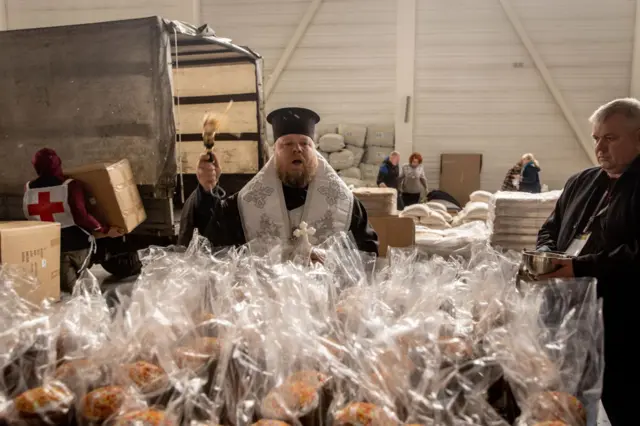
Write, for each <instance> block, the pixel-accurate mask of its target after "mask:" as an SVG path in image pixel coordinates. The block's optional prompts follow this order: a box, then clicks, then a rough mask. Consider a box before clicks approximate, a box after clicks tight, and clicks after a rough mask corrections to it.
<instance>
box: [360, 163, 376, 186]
mask: <svg viewBox="0 0 640 426" xmlns="http://www.w3.org/2000/svg"><path fill="white" fill-rule="evenodd" d="M379 170H380V164H366V163H362V164H360V172H361V174H362V180H364V181H367V182H374V186H376V185H375V181H376V179H377V178H378V171H379Z"/></svg>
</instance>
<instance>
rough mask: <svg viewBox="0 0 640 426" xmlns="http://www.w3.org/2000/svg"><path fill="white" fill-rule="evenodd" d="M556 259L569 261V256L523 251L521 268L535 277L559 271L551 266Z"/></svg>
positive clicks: (556, 267) (554, 266)
mask: <svg viewBox="0 0 640 426" xmlns="http://www.w3.org/2000/svg"><path fill="white" fill-rule="evenodd" d="M556 259H571V256H568V255H566V254H564V253H555V252H540V251H525V252H524V253H522V266H523V267H524V270H525V271H526V272H527V273H529V274H531V275H533V276H534V277H535V276H538V275H544V274H549V273H551V272H555V271H557V270H558V269H560V268H559V267H558V266H556V265H554V264H553V261H554V260H556Z"/></svg>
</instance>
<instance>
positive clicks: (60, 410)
mask: <svg viewBox="0 0 640 426" xmlns="http://www.w3.org/2000/svg"><path fill="white" fill-rule="evenodd" d="M318 249H319V250H322V253H323V257H322V259H323V261H322V263H311V264H310V263H309V262H308V261H300V259H299V257H295V258H293V259H291V258H290V257H287V256H283V253H288V250H287V247H286V246H285V245H284V244H278V243H276V242H274V241H273V240H269V241H266V240H265V241H253V242H251V243H250V244H249V245H248V246H246V247H242V248H239V249H228V250H224V251H221V252H217V253H213V252H212V251H211V249H210V247H209V246H208V245H207V243H206V242H204V241H203V240H201V239H199V238H196V239H194V241H193V243H192V245H191V246H190V247H189V248H188V249H186V250H185V249H181V248H177V247H170V248H157V247H153V248H149V249H147V250H146V251H145V252H144V253H143V263H144V268H143V271H142V274H141V275H140V277H139V278H138V280H137V282H136V284H135V286H134V289H133V292H132V293H131V294H130V295H128V296H127V295H121V296H120V298H119V303H118V304H117V305H116V306H115V307H112V308H109V307H108V306H107V303H106V301H105V299H104V297H103V296H102V294H101V293H100V289H99V286H98V284H97V282H96V281H95V279H94V278H92V277H91V276H90V275H86V276H85V277H84V278H83V279H82V280H81V281H79V282H78V285H77V286H76V289H75V293H74V295H73V297H71V298H70V299H67V300H64V301H63V302H61V303H56V304H49V305H47V304H44V305H42V306H34V305H31V304H29V303H28V302H26V301H25V300H23V299H21V298H20V297H19V296H18V295H17V293H16V291H15V289H16V288H18V287H20V288H28V287H29V286H35V285H36V283H34V281H33V280H32V279H31V278H29V277H28V276H27V275H25V274H24V273H23V272H21V271H17V270H14V269H12V268H9V267H4V268H3V269H2V270H0V292H2V295H0V304H2V309H1V310H0V321H1V323H2V334H1V336H2V338H1V339H0V362H1V363H2V375H1V376H0V377H1V381H0V421H1V422H2V423H3V424H10V425H120V426H123V425H141V426H147V425H148V426H152V425H153V426H157V425H234V426H240V425H251V424H256V425H261V426H279V425H280V426H285V425H309V426H311V425H336V426H338V425H345V426H346V425H363V426H364V425H370V426H376V425H380V426H387V425H388V426H399V425H407V424H415V425H451V426H454V425H455V426H459V425H475V426H507V425H516V424H518V425H528V426H534V425H537V426H584V425H586V421H587V412H588V411H589V410H590V407H592V406H593V404H594V403H597V401H598V398H599V383H600V374H601V372H602V367H603V363H602V354H601V353H600V352H599V348H600V347H601V346H602V318H601V312H600V309H599V307H598V303H597V301H596V293H595V287H594V283H592V282H590V281H584V280H583V281H578V280H574V281H565V282H558V283H556V282H549V283H548V284H547V285H545V286H538V287H535V288H529V289H527V290H517V289H516V287H515V286H514V283H513V280H514V277H515V275H516V271H517V268H518V265H517V263H515V262H513V261H512V260H511V259H510V258H508V257H504V256H502V255H501V254H500V253H498V252H496V251H494V250H493V249H491V248H490V247H489V246H488V245H485V246H484V247H483V248H482V249H478V250H475V251H474V253H473V255H472V256H471V257H470V258H469V259H468V260H466V261H461V260H460V259H456V260H451V261H447V260H445V259H444V258H441V257H437V256H435V257H431V258H430V259H428V260H425V259H424V258H422V257H421V256H420V255H419V252H418V251H417V250H413V249H412V250H406V249H405V250H395V251H392V252H391V253H390V256H389V258H390V264H389V266H387V267H386V268H385V269H383V270H381V271H376V270H375V268H374V264H375V259H372V258H371V256H367V255H364V254H361V253H359V252H358V251H357V249H356V248H355V246H354V245H353V243H352V242H351V240H350V239H349V238H348V236H346V235H342V234H341V235H336V236H335V237H333V238H331V239H330V240H329V241H327V242H325V243H324V244H323V245H322V246H321V247H318ZM307 260H308V259H307Z"/></svg>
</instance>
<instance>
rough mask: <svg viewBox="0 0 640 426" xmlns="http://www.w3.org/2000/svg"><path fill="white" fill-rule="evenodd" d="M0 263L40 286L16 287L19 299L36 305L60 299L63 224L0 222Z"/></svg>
mask: <svg viewBox="0 0 640 426" xmlns="http://www.w3.org/2000/svg"><path fill="white" fill-rule="evenodd" d="M0 263H5V264H9V265H15V266H17V267H19V268H21V269H23V270H24V272H25V273H27V274H30V275H32V276H34V277H36V278H37V279H38V281H39V285H38V286H37V287H31V286H30V285H27V284H26V283H25V285H23V286H22V287H19V288H17V289H16V291H17V292H18V294H19V295H20V296H22V297H24V298H25V299H27V300H29V301H30V302H33V303H40V302H42V301H43V300H45V299H48V298H51V299H54V300H58V299H60V224H59V223H55V222H35V221H32V222H0Z"/></svg>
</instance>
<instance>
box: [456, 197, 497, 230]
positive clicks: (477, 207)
mask: <svg viewBox="0 0 640 426" xmlns="http://www.w3.org/2000/svg"><path fill="white" fill-rule="evenodd" d="M491 196H492V194H491V193H490V192H487V191H475V192H473V193H471V195H470V196H469V202H468V203H467V204H466V205H465V206H464V208H463V209H462V210H461V211H460V212H459V213H458V214H457V215H456V217H455V218H454V219H453V221H452V225H453V226H460V225H464V224H465V223H470V222H476V221H480V222H486V221H487V219H488V218H489V202H490V201H491Z"/></svg>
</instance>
